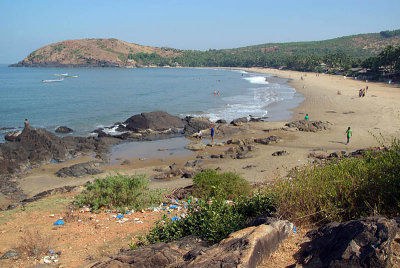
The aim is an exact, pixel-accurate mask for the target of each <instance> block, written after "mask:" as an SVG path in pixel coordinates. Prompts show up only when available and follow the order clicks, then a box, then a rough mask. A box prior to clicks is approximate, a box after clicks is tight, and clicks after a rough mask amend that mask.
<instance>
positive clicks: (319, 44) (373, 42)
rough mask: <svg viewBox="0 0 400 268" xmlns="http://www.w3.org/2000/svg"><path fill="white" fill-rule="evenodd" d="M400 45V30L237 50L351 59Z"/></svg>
mask: <svg viewBox="0 0 400 268" xmlns="http://www.w3.org/2000/svg"><path fill="white" fill-rule="evenodd" d="M399 44H400V30H394V31H382V32H380V33H369V34H358V35H350V36H344V37H338V38H334V39H329V40H324V41H311V42H292V43H267V44H261V45H256V46H248V47H243V48H238V49H236V50H238V51H261V52H263V53H285V54H289V55H299V54H301V55H310V54H314V55H325V54H329V53H336V52H343V53H346V54H347V55H349V56H351V57H357V58H367V57H371V56H376V55H377V54H379V52H381V50H382V49H384V48H385V47H386V46H388V45H399Z"/></svg>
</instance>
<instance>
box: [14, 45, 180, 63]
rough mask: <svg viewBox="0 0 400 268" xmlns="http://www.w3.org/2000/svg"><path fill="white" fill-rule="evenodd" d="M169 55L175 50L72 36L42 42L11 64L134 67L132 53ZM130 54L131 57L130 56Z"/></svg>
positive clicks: (165, 56) (174, 55)
mask: <svg viewBox="0 0 400 268" xmlns="http://www.w3.org/2000/svg"><path fill="white" fill-rule="evenodd" d="M140 53H144V54H154V55H159V56H160V57H161V58H173V57H176V56H178V55H179V50H175V49H170V48H157V47H149V46H141V45H137V44H131V43H127V42H124V41H121V40H118V39H114V38H111V39H76V40H66V41H62V42H57V43H54V44H50V45H48V46H44V47H42V48H39V49H37V50H35V51H33V52H32V53H31V54H29V55H28V56H27V57H26V58H25V59H23V60H22V61H20V62H19V63H17V64H13V65H11V66H16V67H19V66H21V67H61V66H67V67H68V66H70V67H73V66H76V67H90V66H93V67H128V66H131V67H137V65H138V63H137V61H135V60H134V59H133V58H134V56H133V55H135V54H140ZM131 58H132V59H131Z"/></svg>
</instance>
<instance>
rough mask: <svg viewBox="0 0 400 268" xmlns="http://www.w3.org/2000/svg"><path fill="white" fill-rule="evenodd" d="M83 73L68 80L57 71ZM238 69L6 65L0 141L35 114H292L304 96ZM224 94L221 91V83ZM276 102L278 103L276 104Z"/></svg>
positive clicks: (56, 121)
mask: <svg viewBox="0 0 400 268" xmlns="http://www.w3.org/2000/svg"><path fill="white" fill-rule="evenodd" d="M61 73H68V74H69V75H71V76H72V75H78V77H77V78H65V79H64V81H62V82H56V83H42V80H47V79H49V80H50V79H58V78H59V76H55V75H54V74H61ZM266 77H269V78H271V76H270V75H265V74H257V73H247V72H244V71H237V70H224V69H209V68H207V69H200V68H143V69H102V68H65V69H63V68H11V67H7V66H6V65H0V129H1V130H0V142H3V141H4V135H5V133H6V132H8V131H10V130H16V129H22V127H23V122H24V119H25V118H27V119H28V120H29V121H30V124H31V125H32V126H34V127H40V128H46V129H48V130H50V131H54V130H55V129H56V128H57V127H58V126H68V127H70V128H72V129H74V134H73V135H82V136H83V135H89V133H90V132H91V131H93V130H94V129H96V128H99V127H102V126H109V125H112V124H113V123H115V122H121V121H125V120H126V119H127V118H129V117H130V116H132V115H134V114H138V113H141V112H151V111H156V110H163V111H166V112H168V113H170V114H173V115H177V116H180V117H184V116H186V115H193V116H206V117H208V118H210V119H211V120H212V121H216V120H218V119H225V120H227V121H228V122H229V121H230V120H232V119H234V118H238V117H243V116H249V115H252V116H268V117H269V119H268V120H271V121H274V120H284V119H289V118H290V112H289V111H288V109H290V108H294V107H296V106H297V105H298V103H299V102H301V99H302V98H301V96H300V95H299V94H297V93H296V91H295V90H294V89H293V88H291V87H289V86H288V85H287V84H286V82H287V81H286V80H282V79H281V80H279V79H269V78H268V80H273V81H274V82H268V81H266V80H265V78H266ZM214 90H216V91H219V92H220V95H219V96H218V95H216V96H215V95H214V94H213V91H214ZM269 107H270V108H269Z"/></svg>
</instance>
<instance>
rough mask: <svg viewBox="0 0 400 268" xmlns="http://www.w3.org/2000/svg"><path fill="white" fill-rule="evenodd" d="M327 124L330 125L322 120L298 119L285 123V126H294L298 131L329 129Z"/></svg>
mask: <svg viewBox="0 0 400 268" xmlns="http://www.w3.org/2000/svg"><path fill="white" fill-rule="evenodd" d="M329 125H330V123H329V122H323V121H309V120H298V121H293V122H290V123H287V124H286V125H285V126H287V127H290V128H296V129H298V130H299V131H305V132H317V131H321V130H326V129H329Z"/></svg>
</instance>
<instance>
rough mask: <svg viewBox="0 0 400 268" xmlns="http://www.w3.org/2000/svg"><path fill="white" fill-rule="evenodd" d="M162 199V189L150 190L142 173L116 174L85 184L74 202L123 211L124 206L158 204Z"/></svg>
mask: <svg viewBox="0 0 400 268" xmlns="http://www.w3.org/2000/svg"><path fill="white" fill-rule="evenodd" d="M162 199H163V191H161V190H150V189H149V181H148V180H147V179H146V178H145V176H144V175H141V176H134V177H130V176H127V175H121V174H116V175H114V176H111V175H110V176H107V177H106V178H100V179H96V180H95V181H94V182H93V183H88V184H86V190H85V191H83V192H82V193H81V194H80V195H78V196H76V202H75V203H76V204H77V205H78V206H84V205H86V206H90V207H91V208H93V209H94V210H98V209H100V208H110V209H119V210H120V211H122V212H124V211H125V209H126V208H130V209H135V210H138V209H143V208H146V207H149V206H151V205H154V204H157V205H158V204H160V203H161V202H162Z"/></svg>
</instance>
